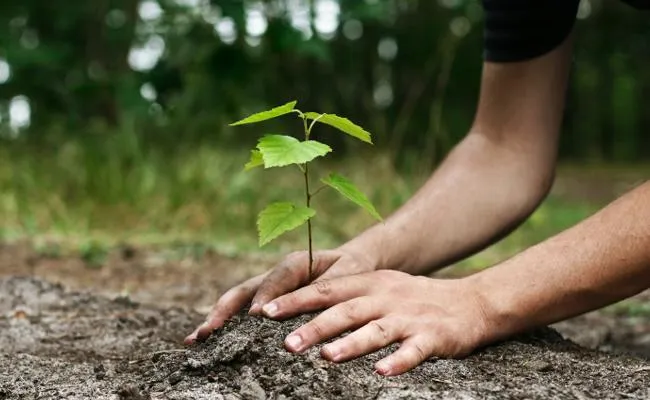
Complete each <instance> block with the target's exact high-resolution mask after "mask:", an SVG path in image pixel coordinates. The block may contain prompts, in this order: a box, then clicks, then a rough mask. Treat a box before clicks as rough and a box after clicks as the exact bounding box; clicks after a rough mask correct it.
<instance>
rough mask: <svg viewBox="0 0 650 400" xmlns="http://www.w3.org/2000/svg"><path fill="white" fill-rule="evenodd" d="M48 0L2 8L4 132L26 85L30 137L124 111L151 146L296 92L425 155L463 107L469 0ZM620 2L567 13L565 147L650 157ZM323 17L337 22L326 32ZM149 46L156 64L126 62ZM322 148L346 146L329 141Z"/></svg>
mask: <svg viewBox="0 0 650 400" xmlns="http://www.w3.org/2000/svg"><path fill="white" fill-rule="evenodd" d="M59 3H60V4H59ZM59 3H54V2H47V1H42V0H24V1H19V2H16V1H13V2H12V1H4V2H1V4H0V64H2V62H4V61H6V63H7V64H6V65H9V66H10V77H9V78H8V80H7V81H6V82H5V83H0V136H3V135H5V136H13V135H14V133H12V132H11V131H10V130H9V129H8V127H7V121H8V120H9V118H8V111H9V103H10V101H11V100H12V99H15V98H16V97H17V96H25V98H27V99H28V100H29V103H30V105H31V110H32V113H31V120H32V121H31V127H30V129H29V130H28V132H26V135H27V134H28V136H29V138H30V140H34V141H39V143H47V144H52V143H59V142H61V137H60V136H64V137H69V136H72V135H82V136H83V135H84V134H85V132H86V131H87V130H88V125H89V124H91V123H94V122H93V121H96V120H98V121H101V122H102V123H105V124H108V125H109V126H112V127H114V128H119V127H120V126H121V124H123V123H125V122H128V121H131V120H135V121H138V122H139V123H141V124H142V125H141V127H140V129H139V132H140V135H143V136H146V135H151V136H152V137H155V140H151V142H150V143H147V145H155V146H166V147H169V148H175V146H176V145H177V142H178V141H182V142H183V143H185V144H188V145H190V144H192V145H195V146H199V145H203V144H204V143H205V142H206V141H210V142H211V141H218V142H219V143H220V144H222V145H229V146H240V147H243V148H245V147H247V146H248V145H249V144H250V143H249V142H247V141H246V139H243V138H241V137H240V136H238V135H235V134H234V133H233V130H232V129H228V128H223V127H224V126H225V125H226V123H227V122H228V121H231V120H233V119H234V116H236V115H245V114H248V113H249V111H250V110H252V109H262V108H265V107H266V106H268V105H270V104H276V103H278V102H279V101H280V99H283V98H286V97H287V96H288V95H292V96H299V97H300V98H303V99H304V106H305V108H309V109H327V110H331V111H332V112H333V113H336V114H340V115H348V116H350V117H352V118H353V119H354V120H355V121H357V122H359V123H360V124H361V125H363V126H365V127H368V128H369V130H371V131H372V132H373V136H374V138H375V140H377V142H378V143H380V146H379V147H380V148H381V149H382V150H387V151H390V152H391V154H392V157H393V159H394V160H393V161H400V162H401V163H403V162H405V159H407V158H408V157H409V156H407V154H408V153H409V152H411V153H415V154H418V155H422V156H423V157H425V158H426V159H427V160H432V161H433V162H435V161H439V160H440V158H441V157H442V156H443V155H444V154H446V153H447V152H448V151H449V150H450V149H451V148H452V146H453V145H454V144H455V143H456V142H457V141H458V140H459V139H460V138H461V137H462V136H464V135H465V133H466V131H467V128H468V127H469V126H470V124H471V121H472V119H473V113H474V111H475V106H476V99H477V95H478V90H479V87H478V84H479V79H480V73H481V54H482V39H483V35H482V23H483V21H482V12H481V5H480V1H478V0H461V1H454V2H436V1H398V0H377V1H372V2H370V1H357V0H323V1H321V0H319V1H290V0H277V1H266V0H261V1H260V0H241V1H232V0H206V1H200V2H188V1H177V0H98V1H93V2H84V1H81V0H71V1H67V2H64V3H61V2H59ZM321 3H327V6H328V7H324V6H323V4H321ZM621 3H622V2H614V1H601V0H589V1H586V2H585V4H588V5H589V6H585V7H584V10H583V11H584V12H582V13H581V20H580V21H578V23H577V26H578V29H577V38H576V55H575V63H574V67H573V68H574V71H573V79H572V86H571V88H570V91H569V93H570V95H569V97H568V100H569V104H568V106H567V117H566V119H565V121H566V123H565V127H564V128H565V130H566V131H567V134H566V135H563V136H562V144H561V154H560V155H561V156H562V157H564V158H595V159H601V160H631V159H640V158H646V159H647V158H648V157H650V139H649V138H648V135H646V134H645V132H647V131H648V130H649V129H650V118H649V117H648V113H647V112H645V109H644V102H643V101H642V100H643V99H646V98H648V97H649V93H650V73H649V72H648V68H647V64H648V56H647V55H648V54H650V52H648V51H647V49H648V46H649V45H650V41H649V39H648V37H647V35H646V32H647V31H648V29H649V28H650V19H648V18H647V16H645V15H643V13H639V12H636V11H635V10H633V9H631V8H630V7H627V6H625V5H623V4H621ZM189 4H196V5H189ZM324 8H327V9H328V10H330V11H327V10H325V11H323V9H324ZM147 10H149V11H147ZM151 10H153V11H154V12H153V13H152V11H151ZM156 10H158V11H156ZM332 10H333V11H332ZM326 11H327V12H326ZM587 11H588V13H587ZM298 15H300V16H302V17H301V18H303V19H305V18H306V20H305V21H302V22H299V21H298V19H299V18H298ZM319 18H320V19H319ZM323 19H325V20H327V21H329V22H328V25H329V26H331V27H332V28H331V29H333V31H328V32H324V31H322V27H321V24H320V22H322V21H321V20H323ZM252 21H257V22H259V23H258V28H256V29H257V31H251V29H252V28H251V27H252V26H253V25H254V24H253V23H252ZM319 29H320V30H319ZM423 38H426V40H423ZM147 51H148V52H150V53H151V52H153V53H155V55H156V56H155V57H154V59H153V61H152V62H150V63H149V64H147V63H145V64H144V65H138V63H137V62H136V61H137V60H139V59H140V58H141V56H142V54H144V53H146V52H147ZM156 57H157V58H156ZM2 65H5V64H2ZM2 65H0V70H2V68H3V66H2ZM2 75H3V73H0V76H2ZM142 93H147V95H146V96H147V98H144V97H143V95H142ZM316 94H317V95H316ZM288 108H289V107H287V109H288ZM322 118H323V123H328V122H331V123H332V124H337V123H339V122H343V123H344V121H334V120H331V121H330V117H329V116H323V117H322ZM332 118H333V117H332ZM152 125H153V126H154V127H155V128H152ZM340 127H341V126H339V128H340ZM53 128H55V129H53ZM152 130H155V132H154V133H150V132H151V131H152ZM56 132H58V133H56ZM215 133H216V134H215ZM348 133H350V132H348ZM358 133H360V134H361V135H365V134H363V133H361V132H358ZM324 135H325V136H327V132H325V133H324ZM328 137H329V136H328ZM357 137H358V138H359V137H360V136H357ZM330 144H331V145H332V146H335V147H339V148H341V149H343V150H344V151H350V152H355V151H356V150H357V149H358V147H357V146H356V144H354V143H353V142H352V143H351V142H346V141H344V140H342V139H341V138H336V137H333V138H332V142H331V143H330ZM340 153H343V151H341V152H340Z"/></svg>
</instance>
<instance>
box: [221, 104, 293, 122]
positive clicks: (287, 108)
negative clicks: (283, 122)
mask: <svg viewBox="0 0 650 400" xmlns="http://www.w3.org/2000/svg"><path fill="white" fill-rule="evenodd" d="M297 103H298V102H297V101H292V102H290V103H287V104H284V105H281V106H279V107H275V108H273V109H271V110H268V111H262V112H258V113H256V114H253V115H250V116H248V117H246V118H244V119H242V120H240V121H237V122H233V123H232V124H230V126H237V125H246V124H254V123H256V122H262V121H266V120H269V119H273V118H277V117H280V116H282V115H285V114H289V113H290V112H292V111H293V109H294V107H295V106H296V104H297Z"/></svg>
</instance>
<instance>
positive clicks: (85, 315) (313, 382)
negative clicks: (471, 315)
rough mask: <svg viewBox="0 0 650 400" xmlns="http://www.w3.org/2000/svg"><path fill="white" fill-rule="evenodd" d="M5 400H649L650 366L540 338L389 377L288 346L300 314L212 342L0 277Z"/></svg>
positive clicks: (123, 310)
mask: <svg viewBox="0 0 650 400" xmlns="http://www.w3.org/2000/svg"><path fill="white" fill-rule="evenodd" d="M0 316H1V319H0V332H1V333H0V348H1V350H0V399H37V398H38V399H87V398H93V399H229V400H233V399H240V398H241V399H335V398H336V399H338V398H350V399H432V398H446V399H512V398H521V399H524V398H525V399H537V398H539V399H542V398H544V399H549V398H558V399H560V398H562V399H564V398H571V399H589V398H598V399H604V398H627V399H629V398H638V399H647V398H650V363H649V362H647V361H644V360H641V359H636V358H633V357H628V356H623V355H613V354H604V353H599V352H596V351H591V350H585V349H583V348H580V347H578V346H577V345H574V344H573V343H571V342H568V341H565V340H563V339H562V337H560V336H559V335H558V334H557V333H556V332H555V331H552V330H550V329H543V330H539V331H537V332H533V333H531V334H528V335H524V336H521V337H518V338H516V339H515V340H512V341H508V342H506V343H502V344H499V345H496V346H492V347H490V348H487V349H484V350H483V351H480V352H478V353H476V354H475V355H472V356H470V357H468V358H466V359H463V360H435V359H434V360H430V361H428V362H426V363H424V364H423V365H422V366H420V367H419V368H417V369H415V370H414V371H412V372H409V373H407V374H405V375H402V376H399V377H394V378H384V377H381V376H378V375H376V374H374V373H373V369H372V366H373V363H374V362H375V361H376V360H378V359H379V357H381V356H383V355H385V354H386V352H387V351H390V349H385V350H383V351H380V352H378V353H375V354H371V355H369V356H366V357H364V358H361V359H358V360H355V361H351V362H348V363H345V364H341V365H335V364H332V363H329V362H327V361H324V360H323V359H321V358H320V356H319V354H318V349H313V350H311V351H310V352H308V353H307V354H303V355H294V354H291V353H288V352H287V351H285V350H284V349H283V347H282V339H283V338H284V337H285V335H286V334H288V333H289V332H290V331H291V330H293V329H295V328H296V327H297V326H298V325H299V324H300V323H303V322H304V321H306V320H308V319H309V316H303V317H300V318H296V319H293V320H290V321H285V322H275V321H270V320H266V319H263V318H254V317H248V316H246V315H243V314H242V315H241V316H238V317H237V318H235V319H234V320H233V321H232V322H230V323H229V324H228V325H227V326H226V327H225V328H224V329H222V330H221V331H220V332H219V333H218V334H216V335H214V336H213V337H211V338H210V339H209V340H207V341H206V342H204V343H201V344H199V345H196V346H193V347H192V348H188V349H185V348H183V347H182V346H181V345H180V341H181V340H182V337H183V336H184V335H185V334H186V333H187V332H189V331H190V330H191V328H193V327H194V325H195V324H196V323H198V322H199V321H200V319H201V318H200V316H199V315H197V314H195V313H190V312H185V311H184V310H182V309H157V308H155V307H149V306H142V305H139V304H135V303H133V302H131V301H129V300H128V299H125V298H116V299H107V298H103V297H98V296H93V295H90V294H87V293H75V292H67V291H66V290H65V289H64V288H62V287H61V286H58V285H52V284H49V283H47V282H44V281H40V280H36V279H29V278H11V279H5V280H0Z"/></svg>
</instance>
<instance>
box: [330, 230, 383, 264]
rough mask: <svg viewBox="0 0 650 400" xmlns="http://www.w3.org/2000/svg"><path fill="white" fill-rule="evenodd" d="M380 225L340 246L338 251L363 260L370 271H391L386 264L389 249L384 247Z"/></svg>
mask: <svg viewBox="0 0 650 400" xmlns="http://www.w3.org/2000/svg"><path fill="white" fill-rule="evenodd" d="M385 243H386V241H385V234H384V230H383V229H382V225H375V226H373V227H371V228H370V229H368V230H366V231H365V232H363V233H362V234H360V235H358V236H356V237H355V238H353V239H351V240H349V241H348V242H346V243H345V244H343V245H341V246H340V247H339V248H338V250H339V251H341V252H344V253H350V254H353V255H355V256H356V257H358V258H360V259H362V260H364V261H365V262H366V263H367V265H369V268H370V270H371V271H377V270H381V269H393V268H391V266H389V265H388V264H387V262H386V261H387V259H388V257H387V255H388V253H389V252H390V249H389V248H388V247H387V246H386V244H385Z"/></svg>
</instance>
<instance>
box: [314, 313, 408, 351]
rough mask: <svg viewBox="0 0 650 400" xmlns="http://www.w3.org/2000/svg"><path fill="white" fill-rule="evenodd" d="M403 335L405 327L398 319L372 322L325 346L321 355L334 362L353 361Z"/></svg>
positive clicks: (383, 319) (382, 319)
mask: <svg viewBox="0 0 650 400" xmlns="http://www.w3.org/2000/svg"><path fill="white" fill-rule="evenodd" d="M402 333H403V327H401V326H400V325H399V322H398V320H396V319H391V318H381V319H376V320H372V321H370V322H368V323H367V324H366V325H364V326H363V327H362V328H359V329H358V330H356V331H354V332H352V333H351V334H349V335H347V336H346V337H344V338H341V339H339V340H337V341H335V342H333V343H330V344H327V345H325V346H323V348H322V349H321V355H322V356H323V357H324V358H326V359H328V360H330V361H334V362H342V361H347V360H351V359H353V358H357V357H361V356H363V355H366V354H369V353H372V352H374V351H377V350H379V349H381V348H384V347H386V346H388V345H389V344H391V343H394V342H395V341H397V340H400V339H401V338H402V337H403V335H402Z"/></svg>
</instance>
